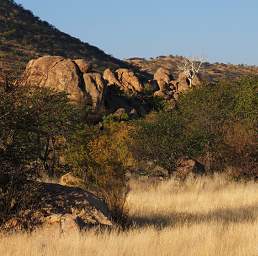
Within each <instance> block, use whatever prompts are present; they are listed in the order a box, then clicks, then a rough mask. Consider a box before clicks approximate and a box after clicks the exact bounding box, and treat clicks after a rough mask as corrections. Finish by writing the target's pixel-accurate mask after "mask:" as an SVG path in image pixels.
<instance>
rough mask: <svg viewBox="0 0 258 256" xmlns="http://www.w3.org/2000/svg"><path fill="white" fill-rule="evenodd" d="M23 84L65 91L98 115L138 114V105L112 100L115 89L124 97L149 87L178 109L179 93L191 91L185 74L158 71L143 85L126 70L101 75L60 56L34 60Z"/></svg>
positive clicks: (25, 73) (155, 94) (75, 101)
mask: <svg viewBox="0 0 258 256" xmlns="http://www.w3.org/2000/svg"><path fill="white" fill-rule="evenodd" d="M193 83H194V85H197V84H198V83H199V80H198V78H197V77H196V79H195V80H194V81H193ZM21 84H22V85H32V86H40V87H49V88H52V89H55V90H57V91H65V92H66V93H67V94H68V95H69V97H70V100H71V102H74V103H76V104H85V105H90V106H91V107H92V109H93V110H94V111H96V112H101V111H103V110H106V108H109V110H111V112H115V111H116V110H117V109H119V108H121V107H122V108H124V109H126V111H127V112H128V111H129V113H130V111H133V112H135V111H136V110H135V105H137V104H138V103H133V104H131V103H128V102H125V99H123V100H121V98H117V97H116V98H112V97H114V93H112V88H113V89H114V88H115V90H119V91H122V92H123V93H124V94H130V95H139V94H142V93H143V92H144V89H145V86H146V84H148V85H149V87H150V88H151V90H152V92H153V95H154V96H158V97H162V98H164V99H166V100H169V101H171V102H172V105H175V101H176V100H177V96H178V94H179V93H181V92H183V91H186V90H188V89H189V82H188V78H187V76H186V75H185V74H184V73H180V74H179V76H178V78H177V79H175V78H174V75H172V74H171V72H170V71H169V70H166V69H164V68H159V69H158V70H157V71H156V73H155V74H154V77H153V79H152V80H148V82H145V83H144V82H143V81H141V79H140V78H139V77H138V76H137V75H136V74H135V73H134V72H133V71H132V70H130V69H127V68H119V69H117V70H115V71H112V70H111V69H106V70H105V71H104V72H103V74H101V73H97V72H94V71H93V70H92V67H91V64H90V63H89V62H87V61H85V60H83V59H76V60H72V59H68V58H64V57H61V56H44V57H40V58H38V59H33V60H31V61H30V62H29V63H28V64H27V67H26V70H25V72H24V75H23V78H22V81H21ZM111 98H112V99H111ZM109 103H111V104H109ZM113 103H116V104H115V105H114V104H113ZM130 104H131V105H130ZM132 105H133V107H132ZM140 105H141V104H140ZM128 106H130V107H128ZM137 107H138V109H140V112H144V111H143V109H141V107H142V106H139V104H138V106H137ZM137 107H136V108H137ZM136 112H139V110H138V111H136ZM140 115H141V114H140Z"/></svg>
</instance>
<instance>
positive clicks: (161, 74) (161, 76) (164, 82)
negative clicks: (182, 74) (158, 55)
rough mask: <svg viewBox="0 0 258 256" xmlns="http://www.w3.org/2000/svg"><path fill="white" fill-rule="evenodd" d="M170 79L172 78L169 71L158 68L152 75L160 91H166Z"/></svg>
mask: <svg viewBox="0 0 258 256" xmlns="http://www.w3.org/2000/svg"><path fill="white" fill-rule="evenodd" d="M172 79H173V76H172V74H171V73H170V71H169V70H167V69H164V68H159V69H158V70H157V71H156V72H155V74H154V80H156V81H157V83H158V85H159V88H160V90H161V91H164V90H165V89H166V87H167V86H168V84H169V83H170V81H171V80H172Z"/></svg>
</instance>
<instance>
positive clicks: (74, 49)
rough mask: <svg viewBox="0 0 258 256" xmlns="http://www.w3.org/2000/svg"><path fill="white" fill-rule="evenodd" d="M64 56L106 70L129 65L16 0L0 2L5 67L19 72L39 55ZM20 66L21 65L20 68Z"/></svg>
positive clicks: (0, 61) (1, 52) (0, 56)
mask: <svg viewBox="0 0 258 256" xmlns="http://www.w3.org/2000/svg"><path fill="white" fill-rule="evenodd" d="M46 54H48V55H61V56H64V57H68V58H72V59H76V58H83V59H86V60H89V61H91V62H92V64H93V67H94V68H95V69H96V70H98V71H102V70H103V69H104V68H106V67H111V68H112V67H113V68H115V67H118V66H126V64H125V63H124V62H122V61H120V60H118V59H116V58H113V57H112V56H109V55H107V54H106V53H104V52H103V51H102V50H100V49H98V48H97V47H95V46H91V45H90V44H88V43H84V42H81V41H80V40H79V39H77V38H74V37H72V36H70V35H68V34H65V33H63V32H61V31H59V30H58V29H56V28H55V27H54V26H52V25H51V24H49V23H47V22H46V21H42V20H41V19H40V18H38V17H35V16H34V15H33V13H32V12H31V11H29V10H25V9H24V8H23V7H22V6H21V5H18V4H16V3H15V2H14V1H13V0H1V1H0V64H1V67H2V68H4V69H11V70H15V71H18V70H19V69H23V68H24V66H25V65H26V63H27V62H28V61H29V60H30V59H32V58H35V57H39V56H42V55H46ZM18 67H19V68H18Z"/></svg>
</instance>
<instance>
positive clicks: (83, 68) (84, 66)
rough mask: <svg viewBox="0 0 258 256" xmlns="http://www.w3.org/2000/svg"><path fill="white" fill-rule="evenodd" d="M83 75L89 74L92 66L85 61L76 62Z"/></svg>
mask: <svg viewBox="0 0 258 256" xmlns="http://www.w3.org/2000/svg"><path fill="white" fill-rule="evenodd" d="M74 62H75V63H76V65H77V66H78V67H79V69H80V71H81V72H82V73H88V72H90V70H91V64H90V63H89V62H87V61H86V60H84V59H77V60H74Z"/></svg>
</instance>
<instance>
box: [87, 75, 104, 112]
mask: <svg viewBox="0 0 258 256" xmlns="http://www.w3.org/2000/svg"><path fill="white" fill-rule="evenodd" d="M83 80H84V85H85V91H86V96H88V101H89V102H90V103H91V105H92V106H93V108H94V109H96V110H100V109H101V108H102V107H103V106H104V105H103V104H104V102H103V98H104V94H105V88H106V83H105V81H104V79H103V78H102V76H101V75H100V74H99V73H84V74H83Z"/></svg>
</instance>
